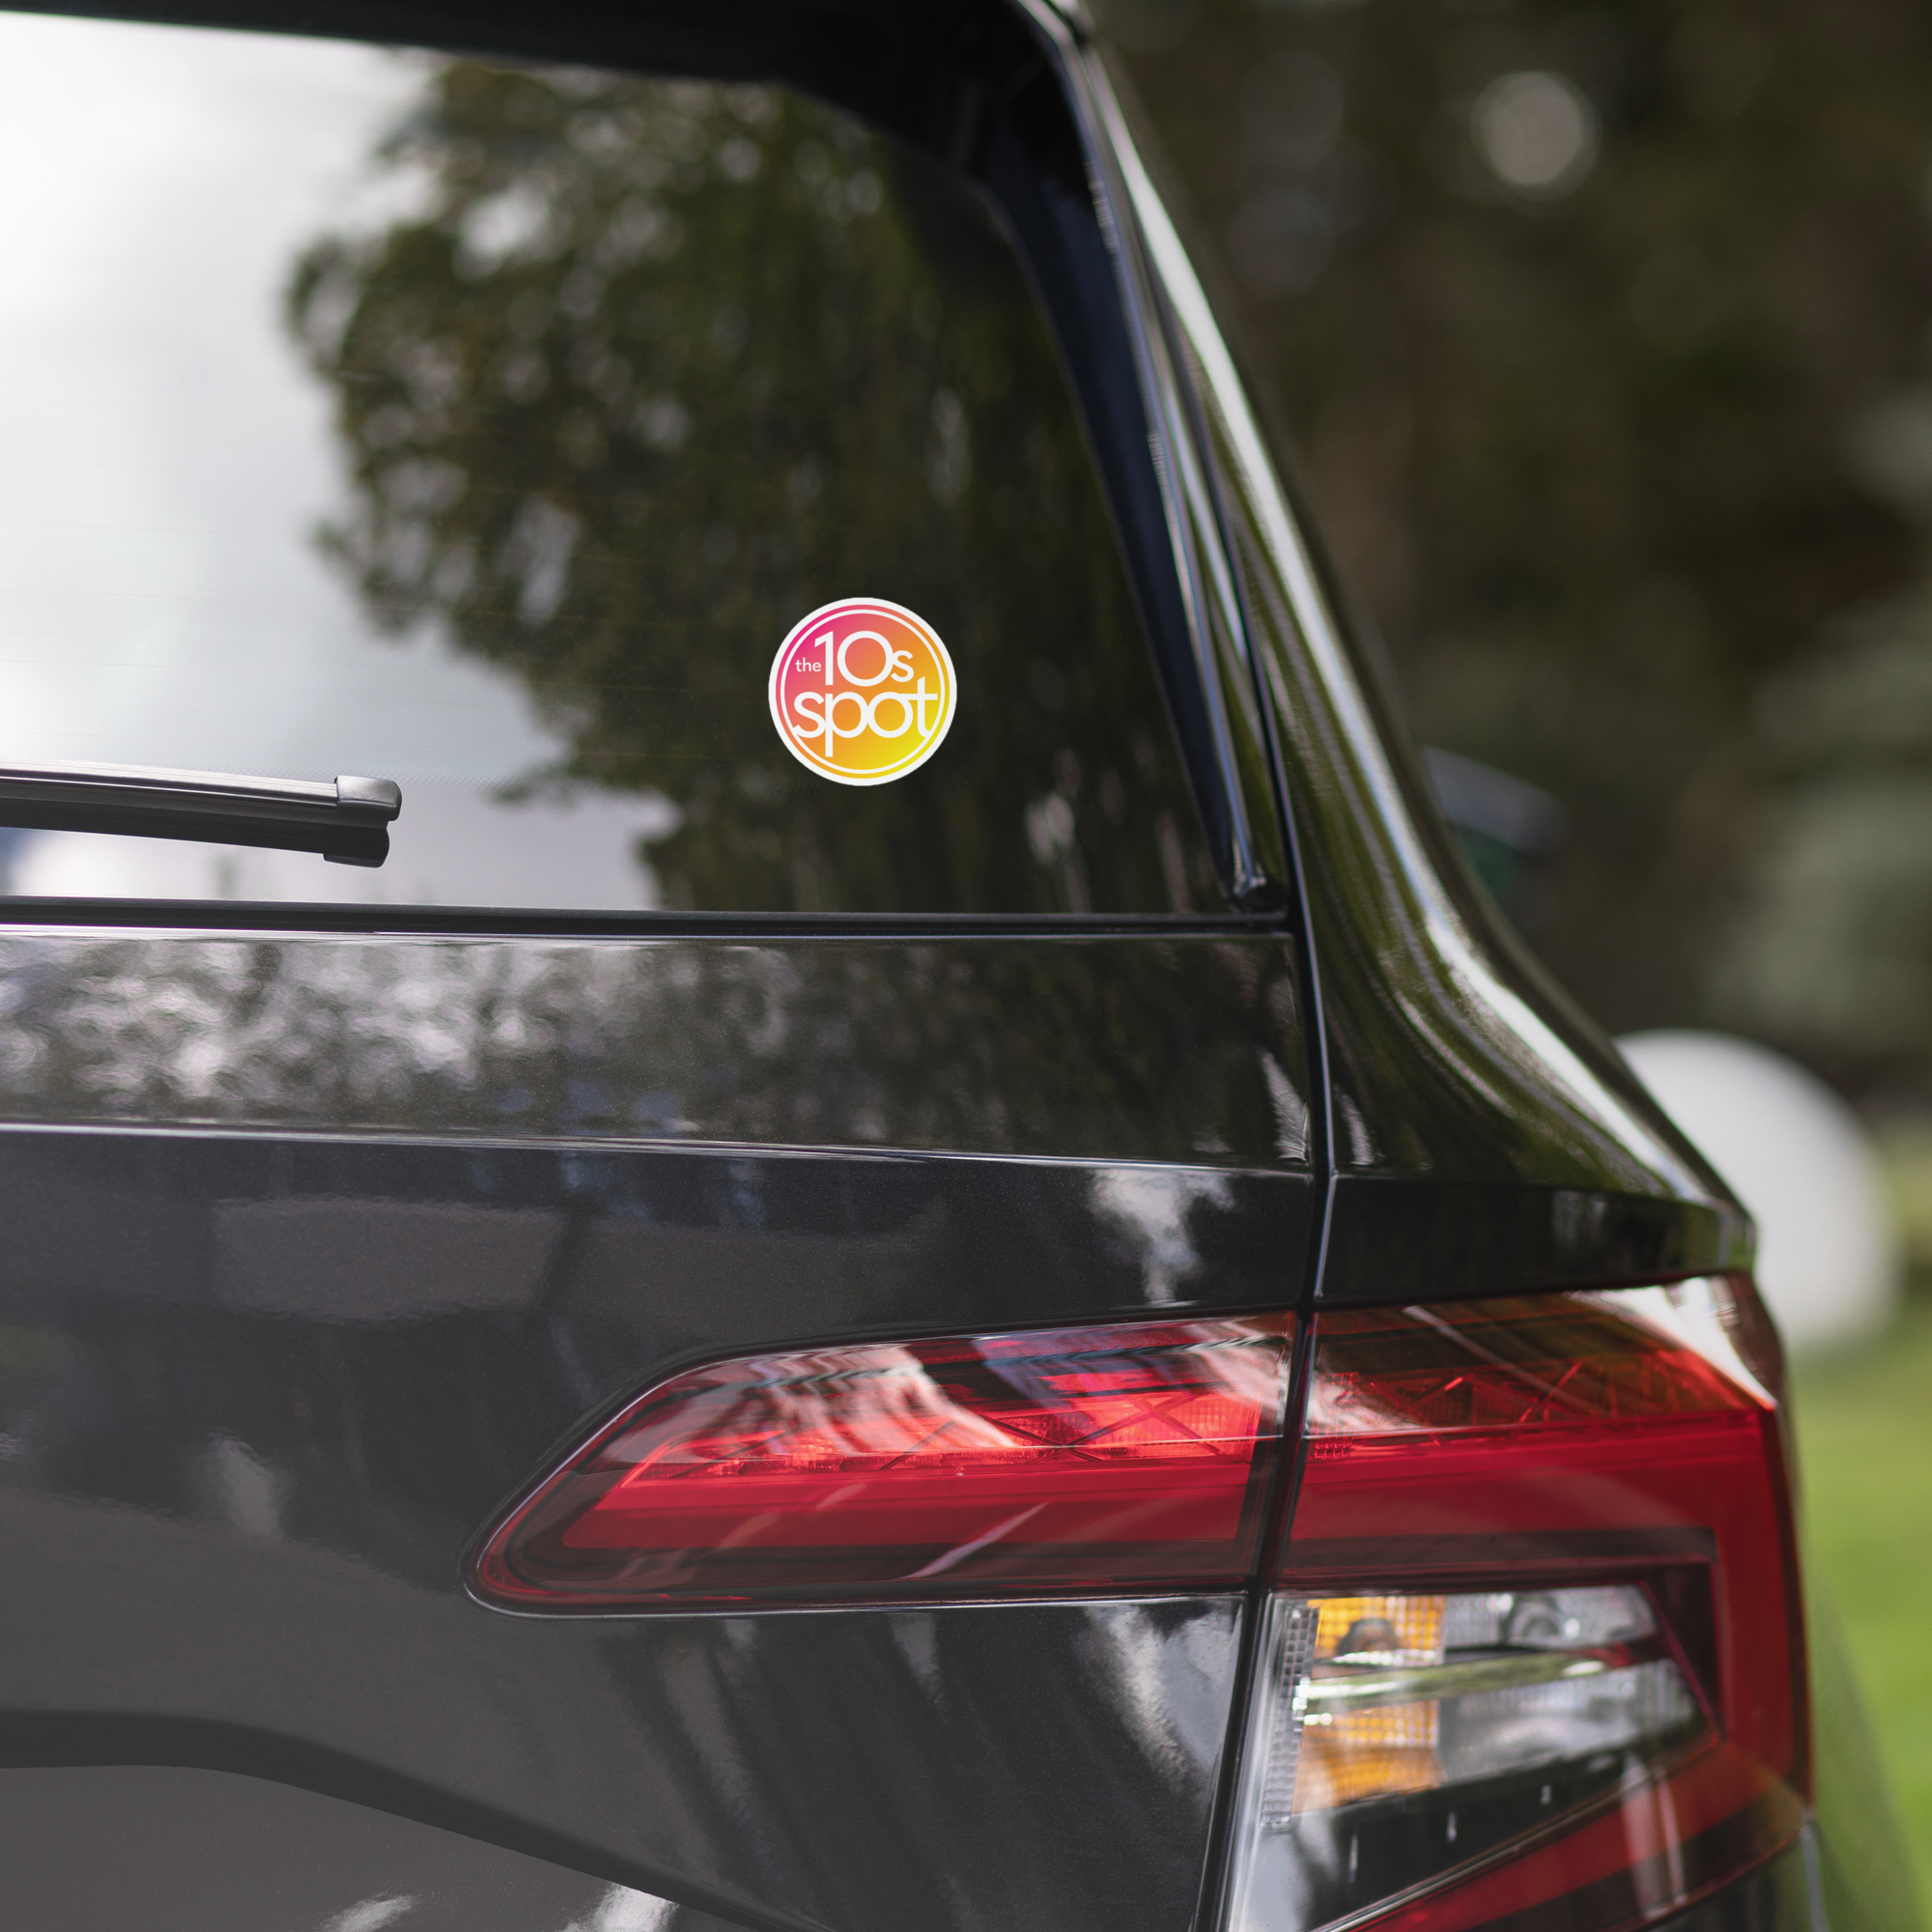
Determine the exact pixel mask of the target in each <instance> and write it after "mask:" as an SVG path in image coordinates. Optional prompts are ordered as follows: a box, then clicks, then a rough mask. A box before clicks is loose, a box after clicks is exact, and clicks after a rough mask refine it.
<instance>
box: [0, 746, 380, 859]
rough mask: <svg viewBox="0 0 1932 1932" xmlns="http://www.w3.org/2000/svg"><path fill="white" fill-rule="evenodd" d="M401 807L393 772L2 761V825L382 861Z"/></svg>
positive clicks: (0, 814) (0, 779) (0, 807)
mask: <svg viewBox="0 0 1932 1932" xmlns="http://www.w3.org/2000/svg"><path fill="white" fill-rule="evenodd" d="M402 809H403V793H402V787H401V786H399V785H397V784H396V783H394V782H393V781H391V780H389V779H355V778H338V779H337V780H336V781H334V782H333V783H332V784H314V783H310V782H308V781H304V780H301V779H251V778H239V777H237V776H236V775H235V774H234V773H232V772H176V771H166V770H162V769H160V768H158V767H155V766H149V765H71V764H34V765H9V764H0V825H15V826H22V827H26V828H30V829H33V830H37V831H43V832H119V833H124V834H129V835H132V836H133V837H135V838H194V839H200V840H202V841H204V842H206V843H208V844H213V845H268V846H273V847H276V848H278V849H280V850H283V851H288V852H320V853H321V854H322V856H323V857H324V858H325V859H330V860H333V861H334V862H335V864H337V865H338V866H380V865H381V864H382V863H383V861H384V859H386V858H387V857H388V856H389V825H390V823H391V821H392V820H393V819H394V818H395V817H396V815H397V814H398V813H399V812H400V811H401V810H402Z"/></svg>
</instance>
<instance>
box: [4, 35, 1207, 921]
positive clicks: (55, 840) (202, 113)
mask: <svg viewBox="0 0 1932 1932" xmlns="http://www.w3.org/2000/svg"><path fill="white" fill-rule="evenodd" d="M0 153H3V154H4V156H5V157H6V158H5V165H6V167H7V168H8V169H9V171H10V172H11V173H12V175H13V177H14V180H15V182H16V183H28V184H31V192H26V193H17V194H14V195H11V196H9V197H8V198H7V199H6V201H5V202H4V203H0V247H4V251H5V257H6V260H7V262H8V265H9V268H8V274H7V276H6V279H5V285H4V288H0V423H4V424H5V425H6V430H5V435H4V438H0V762H9V763H11V762H18V761H30V760H44V759H62V760H89V761H106V762H118V763H132V764H142V765H159V766H180V767H188V768H196V769H204V770H214V771H222V772H234V773H246V774H255V775H262V776H271V777H286V778H301V779H318V778H320V779H327V778H332V777H333V776H335V775H336V774H338V773H348V774H356V775H361V776H367V777H379V778H386V779H394V780H396V781H399V782H400V783H401V786H402V790H403V799H404V804H403V810H402V816H401V818H400V819H399V821H398V822H397V824H396V826H395V828H394V835H393V845H392V851H391V856H390V858H389V860H388V862H387V863H386V865H384V867H382V868H381V869H380V870H372V871H360V870H355V869H353V868H350V867H338V866H332V865H328V864H326V863H325V862H324V861H322V860H321V859H320V858H318V857H315V856H313V855H310V854H301V853H281V852H273V851H261V850H251V849H241V848H231V847H221V846H211V845H197V844H188V843H171V842H168V841H161V840H153V839H141V838H120V837H103V836H100V835H96V834H87V833H73V832H47V831H21V830H4V831H0V860H3V861H4V865H3V866H0V870H4V880H0V884H3V885H4V889H5V890H6V891H7V892H9V893H11V894H13V895H87V896H95V895H105V896H137V897H153V896H157V897H194V898H204V897H213V898H220V897H230V898H241V899H288V900H317V899H344V898H348V899H355V898H373V899H379V900H385V901H390V902H395V903H408V904H415V903H426V904H442V905H477V906H529V907H577V908H588V909H605V908H609V909H619V910H622V909H639V908H649V907H653V906H665V907H689V908H693V909H698V910H705V909H721V910H722V909H734V910H795V911H807V912H810V911H880V912H892V911H940V912H944V911H962V912H1034V911H1065V912H1083V911H1094V912H1125V913H1132V912H1166V911H1172V910H1187V909H1201V908H1206V907H1208V905H1210V904H1214V903H1216V902H1217V900H1218V895H1217V894H1216V891H1215V888H1214V885H1213V882H1212V876H1211V871H1210V868H1209V867H1208V863H1207V860H1206V857H1205V848H1204V841H1203V838H1202V836H1201V833H1200V829H1199V825H1198V820H1197V818H1196V814H1195V810H1194V808H1193V805H1192V803H1191V801H1190V799H1189V796H1188V793H1187V789H1186V785H1185V782H1184V780H1183V776H1182V773H1181V770H1180V766H1179V758H1178V756H1177V753H1176V751H1175V748H1174V745H1173V743H1172V739H1171V733H1170V730H1169V726H1168V723H1167V718H1166V715H1165V711H1164V708H1163V705H1162V702H1161V699H1160V696H1159V693H1158V688H1157V685H1156V682H1155V678H1154V674H1153V668H1152V665H1151V658H1150V654H1149V651H1148V647H1147V644H1146V641H1145V638H1144V635H1143V633H1142V630H1141V626H1140V623H1139V619H1138V617H1137V614H1136V611H1135V608H1134V604H1133V600H1132V596H1131V593H1130V591H1129V589H1128V585H1127V581H1126V578H1125V575H1124V573H1123V570H1122V563H1121V558H1120V555H1119V553H1118V549H1117V545H1116V541H1115V537H1114V533H1113V529H1112V527H1111V526H1110V524H1109V521H1108V516H1107V511H1106V508H1105V505H1104V502H1103V500H1102V497H1101V494H1100V491H1099V488H1098V484H1097V481H1096V478H1095V475H1094V469H1093V466H1092V463H1091V461H1090V458H1089V455H1088V451H1087V448H1086V445H1085V443H1084V441H1083V438H1082V435H1081V431H1080V426H1079V423H1078V420H1077V418H1076V415H1075V412H1074V410H1073V407H1072V404H1071V401H1070V398H1069V395H1068V391H1067V388H1066V384H1065V381H1064V378H1063V375H1062V372H1061V369H1060V367H1059V364H1058V361H1057V357H1056V352H1055V349H1054V346H1053V344H1052V342H1051V340H1050V338H1049V336H1048V334H1047V331H1046V329H1045V327H1044V326H1043V324H1042V321H1041V319H1040V317H1039V314H1038V312H1037V308H1036V306H1035V304H1034V302H1033V300H1032V298H1031V297H1030V295H1029V292H1028V288H1027V284H1026V282H1025V279H1024V277H1023V275H1022V273H1021V270H1020V268H1019V266H1018V263H1017V261H1016V258H1015V256H1014V253H1013V251H1012V249H1011V248H1010V246H1009V243H1008V242H1007V241H1005V240H1004V239H1003V237H1002V234H1001V232H1000V230H999V228H998V226H997V225H996V222H995V221H994V219H993V218H992V217H991V216H990V215H989V213H987V212H986V210H985V208H984V207H983V206H982V204H981V203H980V200H979V199H978V198H977V197H976V196H975V195H974V194H973V193H972V192H971V191H970V190H969V189H968V188H967V187H965V186H964V185H962V184H960V183H959V182H958V181H957V180H955V179H954V178H953V177H952V176H951V175H949V174H948V173H947V172H945V171H944V170H942V169H940V168H939V167H938V166H937V165H936V164H934V163H932V162H930V161H927V160H925V159H923V158H921V157H919V156H915V155H913V154H911V153H909V152H907V151H904V150H901V149H899V148H897V147H896V146H895V145H894V144H893V143H891V142H889V141H887V140H886V139H884V138H882V137H880V136H877V135H875V134H872V133H870V132H868V131H867V130H866V129H865V128H862V127H861V126H859V125H858V124H857V123H855V122H854V121H852V120H850V119H848V118H846V117H845V116H843V115H842V114H840V113H838V112H837V111H835V110H833V109H831V108H829V107H826V106H823V105H820V104H816V103H814V102H812V101H810V100H808V99H805V98H803V97H801V96H799V95H796V94H793V93H790V92H788V91H786V90H784V89H782V88H776V87H721V86H714V85H708V84H699V83H696V82H688V81H676V80H662V79H641V78H636V77H630V76H623V75H612V74H609V73H604V72H596V71H579V70H568V71H560V70H554V69H537V68H517V67H508V66H501V65H490V64H485V63H482V62H478V61H474V60H465V59H456V58H451V57H443V56H432V55H428V54H415V53H398V52H394V51H385V50H382V49H377V48H373V47H364V46H357V45H350V44H344V43H330V42H323V41H304V40H298V39H282V38H276V37H271V36H263V35H250V34H235V33H226V32H210V31H202V30H192V29H182V28H171V27H156V26H145V25H131V24H122V23H112V22H102V21H90V20H72V19H59V18H43V17H35V16H26V15H6V14H0ZM846 599H870V600H883V601H884V602H885V603H886V604H889V605H892V606H897V607H902V608H903V609H904V610H905V611H909V612H911V613H913V614H914V615H915V616H916V617H917V618H918V619H919V620H922V621H923V625H924V626H925V627H926V628H927V629H928V630H929V631H930V632H931V633H933V634H936V635H937V637H938V638H939V639H942V640H943V643H944V646H945V652H946V655H947V656H948V658H949V659H950V663H951V670H952V679H953V709H952V714H951V724H950V726H949V728H948V729H947V730H946V732H945V734H944V737H943V740H942V741H941V742H939V744H938V748H937V749H936V750H934V751H932V752H931V753H930V754H929V755H928V756H926V757H925V758H924V761H923V763H919V764H918V766H917V769H913V770H911V771H909V772H908V773H907V774H906V775H905V776H902V777H897V778H894V779H892V780H891V781H889V782H883V783H870V784H857V783H846V782H839V781H835V780H833V779H830V778H828V777H826V776H824V775H823V774H822V772H821V771H819V770H817V769H814V768H812V766H811V765H810V761H809V759H807V758H805V757H802V756H801V755H800V754H799V753H797V752H796V751H795V750H794V749H792V748H790V747H788V746H787V744H786V743H785V742H783V741H782V740H781V734H780V731H779V728H778V726H777V724H776V723H775V718H774V712H773V708H772V701H771V690H770V685H771V679H772V671H773V665H774V661H775V658H776V657H777V654H778V652H779V650H780V646H781V643H782V642H783V640H784V639H785V638H786V637H787V635H788V634H789V633H790V632H791V631H792V630H793V628H794V627H795V626H797V625H798V624H799V623H800V622H801V620H803V619H806V618H807V617H808V616H809V615H810V613H812V612H813V611H818V610H820V609H821V608H822V607H826V606H828V605H833V604H835V603H837V602H838V600H846ZM862 614H863V613H862ZM841 621H844V622H846V623H847V624H848V625H857V627H858V629H860V630H863V631H864V632H865V634H866V636H865V638H864V639H862V640H861V641H860V642H859V643H858V644H857V645H855V646H854V647H853V651H852V652H851V653H850V654H849V655H848V658H847V660H846V668H848V669H850V670H852V672H853V676H854V678H855V679H857V680H858V681H859V682H862V683H864V682H867V681H875V680H876V679H884V678H887V674H888V668H889V666H888V660H887V659H886V658H885V657H884V656H876V657H875V656H874V655H873V654H874V653H876V652H880V651H882V650H884V649H886V648H889V646H888V645H885V644H883V643H880V642H878V641H867V640H866V639H877V638H879V637H880V636H882V635H883V634H881V633H880V632H879V631H878V627H877V625H876V624H871V625H869V626H868V625H865V624H859V623H858V620H857V619H853V618H851V617H849V616H847V617H846V618H844V619H842V620H841ZM882 621H883V620H882ZM816 635H817V634H816V633H815V632H808V633H806V634H803V638H802V641H801V645H800V654H799V657H798V662H799V664H800V665H806V664H810V665H811V666H813V667H816V666H817V665H818V664H819V662H820V660H819V659H817V658H810V657H809V656H807V655H806V653H807V652H808V651H809V649H810V648H812V647H813V646H812V639H813V637H814V636H816ZM893 635H894V637H896V636H897V635H898V634H897V633H896V632H895V633H894V634H893ZM838 642H839V634H838V633H836V632H835V634H834V638H833V649H834V651H835V652H836V650H837V647H838ZM923 663H924V660H922V664H923ZM874 665H876V666H877V667H878V668H877V669H876V671H875V670H873V669H872V667H873V666H874ZM862 673H863V674H862ZM896 676H897V677H898V680H899V682H901V683H902V684H903V685H904V687H905V689H906V690H907V691H908V692H909V693H910V692H911V690H912V688H913V680H912V678H911V667H910V660H909V659H908V660H907V662H906V665H905V666H904V667H902V668H901V669H900V671H899V672H898V673H896ZM890 682H891V680H890V679H889V680H888V683H889V685H890ZM796 696H798V694H797V693H795V692H794V693H791V694H790V696H789V697H785V696H783V695H782V694H781V708H782V704H783V703H786V702H791V701H792V700H794V699H795V698H796ZM932 696H934V697H935V700H936V697H937V694H936V693H935V694H932ZM863 697H864V694H861V696H860V698H857V699H848V700H843V702H844V709H843V710H842V711H839V712H838V713H837V714H836V715H837V716H838V718H839V719H840V720H841V721H842V723H843V725H845V726H846V727H848V728H856V727H857V726H858V725H860V723H861V722H862V721H863V720H864V719H866V718H867V717H869V718H870V720H871V723H872V725H876V726H878V728H879V730H880V731H881V732H884V733H886V734H887V735H891V734H892V733H893V732H894V730H895V727H897V728H899V729H901V730H903V728H904V726H903V725H901V723H900V721H902V720H904V719H906V718H907V717H908V716H909V715H910V713H909V708H908V707H907V706H906V705H904V704H898V705H894V704H891V703H885V704H883V705H881V706H875V707H874V708H873V709H872V710H871V711H870V712H869V713H868V712H867V710H866V708H865V703H864V701H863ZM786 715H787V716H790V717H792V718H793V719H794V721H795V720H796V719H798V718H804V719H805V720H806V721H807V724H806V725H805V727H804V728H805V729H806V730H807V731H808V732H810V728H811V723H812V721H813V720H815V719H816V718H818V717H820V716H821V715H822V714H821V713H819V712H817V711H815V710H814V708H813V705H812V704H811V703H810V702H808V703H807V704H806V705H805V706H804V707H803V708H801V709H798V710H796V711H794V712H791V713H787V714H786ZM937 715H938V713H937V712H936V711H935V710H931V709H928V710H927V711H923V712H921V713H919V714H918V716H919V718H920V720H921V722H922V725H925V724H929V723H930V722H931V720H932V719H933V718H936V717H937ZM919 735H920V734H919V732H918V731H915V732H913V734H912V736H913V738H914V739H917V738H918V737H919ZM821 742H822V740H821ZM833 742H834V744H835V746H836V745H837V744H838V742H839V741H838V739H837V738H836V737H835V739H834V741H833ZM874 749H875V750H876V749H878V748H877V747H874ZM881 755H884V753H883V752H882V753H881Z"/></svg>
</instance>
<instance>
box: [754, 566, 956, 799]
mask: <svg viewBox="0 0 1932 1932" xmlns="http://www.w3.org/2000/svg"><path fill="white" fill-rule="evenodd" d="M957 696H958V687H957V686H956V684H955V683H954V681H953V676H952V659H951V658H950V657H949V656H948V655H947V653H946V646H945V645H944V644H943V643H941V642H940V640H939V633H938V632H937V631H935V630H934V629H933V628H932V626H931V625H930V624H928V623H927V622H926V621H925V619H924V618H923V617H921V616H918V615H916V614H915V613H914V612H913V611H908V610H907V609H906V608H905V606H904V605H903V604H888V603H887V602H886V601H885V599H884V598H882V597H845V598H841V599H840V600H839V601H838V603H837V604H826V605H823V606H821V607H820V608H819V609H818V610H816V611H813V612H812V613H811V615H810V616H809V617H806V618H803V619H802V620H801V621H800V622H798V623H796V624H794V625H793V626H792V627H791V631H790V634H789V635H788V636H787V637H786V639H785V640H784V642H783V643H782V644H781V645H780V646H779V654H778V656H777V657H776V658H774V659H773V660H772V682H771V700H772V723H773V724H774V725H777V726H778V728H779V736H780V737H781V738H782V739H783V740H784V744H785V750H786V751H788V752H789V753H791V754H792V756H793V757H795V758H796V759H797V760H798V761H799V763H800V764H802V765H804V766H806V767H808V768H809V769H810V770H811V771H814V772H816V773H817V774H818V775H819V777H820V778H824V779H831V780H833V781H834V782H835V783H838V784H848V785H875V784H889V783H890V782H891V781H893V780H894V779H902V778H904V777H905V775H906V774H907V773H908V772H916V771H918V769H919V768H920V766H921V765H923V764H924V763H925V761H926V759H928V758H929V757H931V756H932V754H933V753H935V752H936V751H938V749H939V747H940V743H941V741H942V740H943V739H944V738H945V736H946V734H947V732H948V730H949V729H951V727H952V707H953V703H954V701H955V699H956V698H957Z"/></svg>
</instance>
